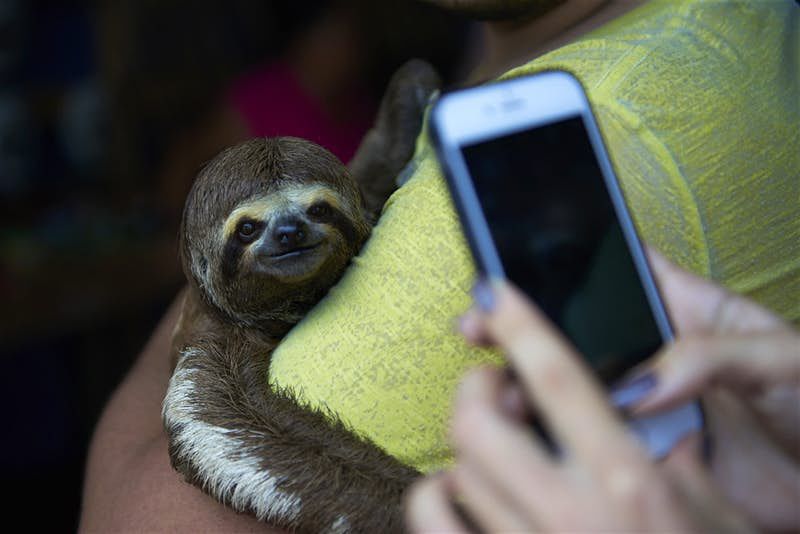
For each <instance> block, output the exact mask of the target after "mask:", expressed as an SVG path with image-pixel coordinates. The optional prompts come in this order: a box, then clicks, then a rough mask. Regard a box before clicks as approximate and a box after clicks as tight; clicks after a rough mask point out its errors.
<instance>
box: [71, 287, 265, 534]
mask: <svg viewBox="0 0 800 534" xmlns="http://www.w3.org/2000/svg"><path fill="white" fill-rule="evenodd" d="M179 311H180V299H176V301H175V303H173V305H172V306H171V307H170V309H169V310H168V311H167V313H166V314H165V315H164V318H163V319H162V320H161V322H160V324H159V325H158V327H157V328H156V330H155V332H154V334H153V336H152V337H151V339H150V341H149V342H148V344H147V346H146V347H145V348H144V350H143V351H142V353H141V354H140V356H139V357H138V359H137V360H136V363H135V364H134V366H133V368H132V369H131V371H130V372H129V373H128V375H127V376H126V378H125V379H124V381H123V382H122V384H121V385H120V386H119V387H118V388H117V390H116V391H115V392H114V394H113V396H112V398H111V400H110V401H109V403H108V404H107V406H106V408H105V410H104V412H103V415H102V416H101V418H100V421H99V423H98V425H97V428H96V429H95V432H94V436H93V438H92V442H91V445H90V448H89V454H88V458H87V466H86V474H85V481H84V488H83V504H82V510H81V518H80V531H81V532H137V531H138V532H205V531H208V532H221V531H236V532H277V530H276V529H273V528H270V527H269V526H268V525H265V524H263V523H259V522H257V521H256V520H255V518H253V517H250V516H246V515H242V514H238V513H236V512H234V511H232V510H230V509H229V508H225V507H224V506H223V505H222V504H220V503H218V502H216V501H214V500H213V499H212V498H211V497H209V496H207V495H205V494H204V493H202V492H201V491H200V490H199V489H197V488H195V487H194V486H191V485H189V484H187V483H185V482H184V481H183V479H182V478H181V476H180V475H179V474H178V473H177V472H176V471H175V470H173V469H172V467H171V466H170V461H169V456H168V454H167V438H166V435H165V434H164V431H163V426H162V422H161V402H162V400H163V398H164V394H165V392H166V388H167V382H168V381H169V377H170V374H171V368H170V352H169V350H170V338H171V335H172V330H173V328H174V325H175V322H176V321H177V318H178V314H179Z"/></svg>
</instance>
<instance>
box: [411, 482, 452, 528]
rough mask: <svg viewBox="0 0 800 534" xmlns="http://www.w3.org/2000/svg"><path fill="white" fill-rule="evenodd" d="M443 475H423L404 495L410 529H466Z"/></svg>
mask: <svg viewBox="0 0 800 534" xmlns="http://www.w3.org/2000/svg"><path fill="white" fill-rule="evenodd" d="M448 486H449V481H448V475H447V474H440V475H435V476H430V477H427V478H423V479H422V480H420V481H418V482H416V483H414V485H412V486H411V487H410V488H409V490H408V493H407V495H406V503H405V517H406V524H407V525H408V528H409V530H410V531H411V532H468V529H467V527H466V526H465V525H464V523H463V522H462V521H461V520H460V519H459V518H458V516H457V514H456V513H455V510H454V508H453V505H452V502H451V491H450V489H449V487H448Z"/></svg>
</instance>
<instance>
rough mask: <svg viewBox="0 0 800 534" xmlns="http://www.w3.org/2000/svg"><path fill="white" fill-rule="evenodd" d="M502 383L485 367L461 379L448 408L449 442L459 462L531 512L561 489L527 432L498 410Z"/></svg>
mask: <svg viewBox="0 0 800 534" xmlns="http://www.w3.org/2000/svg"><path fill="white" fill-rule="evenodd" d="M502 380H503V376H502V373H501V372H499V371H497V370H487V369H483V370H478V371H473V372H471V373H469V374H468V375H467V376H466V377H465V379H464V381H463V382H462V384H461V387H460V388H459V392H458V396H457V399H456V403H455V408H454V410H453V422H452V429H451V439H452V442H453V445H454V447H455V449H456V451H457V456H458V458H459V462H460V463H465V464H467V465H469V466H470V468H471V469H473V470H475V471H478V472H480V473H481V474H482V476H483V477H484V478H485V479H486V480H488V481H490V483H491V484H492V487H493V488H495V491H497V492H498V493H500V494H502V495H503V496H504V498H505V499H506V500H507V501H509V502H513V503H516V504H517V507H518V508H519V509H530V510H533V511H534V513H535V510H536V508H537V506H539V505H540V503H542V502H546V501H547V499H548V498H552V496H553V494H554V493H558V492H560V491H563V485H562V484H560V482H559V480H560V479H559V477H558V468H557V466H556V465H555V464H554V462H553V460H552V458H551V457H550V455H549V453H547V452H546V450H545V449H544V447H543V446H542V444H541V443H540V442H539V441H538V439H537V438H536V437H535V435H534V434H533V432H532V430H531V429H530V428H529V427H528V426H526V425H523V424H520V423H519V422H517V421H516V420H514V419H512V418H509V417H505V416H504V415H503V414H502V412H501V410H500V409H498V407H497V395H498V392H499V390H500V389H501V384H502Z"/></svg>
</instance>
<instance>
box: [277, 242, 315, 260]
mask: <svg viewBox="0 0 800 534" xmlns="http://www.w3.org/2000/svg"><path fill="white" fill-rule="evenodd" d="M319 245H320V243H315V244H313V245H308V246H304V247H296V248H293V249H291V250H285V251H281V252H278V253H276V254H269V257H270V259H273V260H284V259H289V258H296V257H298V256H302V255H304V254H307V253H308V252H311V251H313V250H314V249H316V248H317V247H319Z"/></svg>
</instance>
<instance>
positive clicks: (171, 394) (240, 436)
mask: <svg viewBox="0 0 800 534" xmlns="http://www.w3.org/2000/svg"><path fill="white" fill-rule="evenodd" d="M273 347H274V342H270V343H268V344H265V343H264V342H262V341H259V340H257V339H254V338H253V337H252V335H250V334H249V333H248V332H247V331H243V330H238V329H236V328H230V327H224V326H221V325H220V326H219V327H218V328H209V329H208V331H204V332H202V333H200V334H199V335H198V336H188V338H187V345H186V346H185V348H183V350H182V351H181V356H180V357H179V359H178V363H177V367H176V369H175V372H174V373H173V377H172V381H171V383H170V386H169V388H168V391H167V396H166V398H165V400H164V417H165V425H166V428H167V433H168V435H169V436H170V438H171V439H170V450H169V452H170V456H171V458H172V462H173V465H174V466H175V468H176V469H177V470H178V471H180V472H181V473H183V475H184V476H185V477H186V479H187V480H189V481H191V482H192V483H193V484H195V485H198V486H204V487H205V490H206V491H208V492H209V493H210V494H211V495H213V496H214V497H215V498H216V499H219V500H220V501H222V502H224V503H226V504H227V505H229V506H231V507H233V508H234V509H237V510H241V511H245V512H248V513H252V514H254V515H256V516H257V517H259V518H261V519H265V520H272V521H273V522H274V523H276V524H279V525H281V526H285V527H287V528H291V529H293V530H294V529H297V530H298V531H299V532H327V531H336V532H338V531H340V529H342V528H344V529H345V530H349V529H352V530H354V531H356V532H398V531H401V530H402V528H403V527H402V524H403V521H402V507H401V504H402V495H403V492H404V491H405V489H406V488H407V487H408V485H409V484H410V483H411V482H412V481H413V480H414V479H415V478H416V477H418V476H419V473H418V472H417V471H416V470H414V469H413V468H411V467H408V466H405V465H404V464H402V463H401V462H399V461H398V460H397V459H395V458H393V457H391V456H390V455H388V454H387V453H385V452H384V451H383V450H381V449H379V448H378V447H377V446H375V445H374V444H373V443H371V442H369V441H366V440H364V439H361V438H359V437H358V436H356V435H355V434H353V433H352V432H351V431H350V430H349V429H348V428H347V427H346V426H345V425H343V424H342V423H341V422H339V421H338V420H336V419H335V417H329V415H328V414H325V413H322V412H320V411H318V410H315V409H311V408H304V407H301V406H300V405H298V403H297V401H296V399H295V397H294V396H293V395H292V394H291V393H290V392H281V391H274V390H273V389H272V388H270V386H269V384H268V363H269V359H268V355H269V353H270V351H271V350H272V348H273ZM220 451H225V453H224V454H220ZM348 527H349V528H348Z"/></svg>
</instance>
